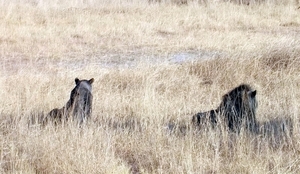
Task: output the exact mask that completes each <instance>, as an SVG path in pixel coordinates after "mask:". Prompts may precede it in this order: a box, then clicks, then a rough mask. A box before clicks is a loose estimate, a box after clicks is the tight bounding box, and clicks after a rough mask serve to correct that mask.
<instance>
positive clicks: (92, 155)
mask: <svg viewBox="0 0 300 174" xmlns="http://www.w3.org/2000/svg"><path fill="white" fill-rule="evenodd" d="M295 3H296V2H295V1H294V2H288V1H286V2H284V3H277V2H276V1H266V2H264V3H261V4H256V3H252V4H250V5H249V6H243V5H237V4H235V3H227V2H209V3H208V2H207V3H200V4H198V2H196V1H189V3H188V5H183V6H178V5H175V4H173V3H169V1H164V2H162V3H161V4H159V3H154V4H150V5H149V4H148V3H147V2H146V1H113V2H108V1H99V2H98V1H92V0H91V1H46V0H45V1H14V2H13V1H11V2H6V1H2V2H0V4H1V6H0V9H1V10H0V56H1V59H0V66H1V69H0V74H1V76H0V94H1V96H2V98H1V100H0V106H1V108H0V114H1V115H0V173H299V165H300V160H299V154H300V152H299V150H300V144H299V139H300V135H299V125H298V117H299V108H300V104H299V103H300V90H299V89H300V75H299V74H300V70H299V67H300V32H299V31H300V30H299V28H300V17H299V16H300V15H299V13H300V11H299V10H298V9H297V8H296V6H295ZM203 52H205V53H208V55H209V56H208V57H213V58H214V59H209V60H201V59H202V56H201V55H202V54H201V53H203ZM181 53H189V54H194V53H196V55H198V57H197V58H198V59H199V61H192V62H190V61H187V62H182V63H173V62H172V61H171V60H170V59H171V58H172V57H174V55H178V54H181ZM189 54H188V55H189ZM157 62H159V63H157ZM75 77H79V78H85V79H90V78H92V77H93V78H95V82H94V84H93V96H94V101H93V104H94V105H93V116H92V120H91V122H90V123H89V124H88V125H86V126H84V127H82V128H81V129H79V128H77V127H76V126H74V125H72V124H69V125H64V126H58V127H54V126H53V125H51V124H50V125H48V126H46V127H45V128H41V127H40V126H39V125H38V124H29V125H28V120H30V119H31V117H32V116H37V117H38V116H39V115H41V114H46V113H47V112H49V111H50V110H51V109H52V108H55V107H62V106H63V105H64V104H65V103H66V102H67V100H68V97H69V95H70V91H71V90H72V88H73V87H74V84H75V82H74V79H75ZM241 83H248V84H250V85H251V86H253V88H255V89H257V90H258V96H257V97H258V103H259V107H258V110H257V119H258V121H260V122H263V121H267V120H272V119H274V118H284V117H291V118H292V119H293V121H294V127H293V132H294V133H293V135H292V136H291V137H288V138H287V139H281V140H280V143H279V144H278V145H276V146H274V145H273V143H272V142H270V140H269V137H258V136H249V135H247V134H244V133H242V134H241V135H240V136H238V137H235V136H234V137H232V135H229V134H228V133H227V132H226V131H220V132H219V131H207V132H203V133H195V132H194V130H193V129H188V130H187V132H186V135H182V134H180V133H178V134H176V133H175V134H170V133H169V132H168V130H167V129H166V126H167V124H168V122H169V121H170V120H171V121H173V122H175V123H178V124H183V125H185V124H187V125H188V124H189V122H190V120H191V116H192V115H193V114H194V113H197V112H199V111H206V110H210V109H212V108H215V107H217V106H218V105H219V103H220V100H221V97H222V95H223V94H225V93H226V92H228V91H229V90H230V89H232V88H234V87H236V86H237V85H239V84H241Z"/></svg>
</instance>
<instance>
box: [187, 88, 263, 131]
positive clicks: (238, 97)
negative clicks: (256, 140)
mask: <svg viewBox="0 0 300 174" xmlns="http://www.w3.org/2000/svg"><path fill="white" fill-rule="evenodd" d="M256 109H257V101H256V90H253V89H252V88H251V87H250V86H249V85H247V84H241V85H239V86H238V87H236V88H234V89H232V90H231V91H229V92H228V93H227V94H225V95H224V96H223V97H222V102H221V104H220V105H219V107H218V108H217V109H215V110H211V111H208V112H200V113H197V114H196V115H194V116H193V117H192V123H193V124H194V125H196V126H200V127H203V126H205V125H211V126H212V127H213V128H214V127H215V126H216V125H217V123H218V122H219V120H220V119H223V120H224V122H225V125H226V127H228V129H229V130H230V131H232V132H238V133H239V132H240V130H241V128H242V125H245V128H246V129H248V130H250V131H252V132H257V131H258V124H257V121H256V114H255V113H256Z"/></svg>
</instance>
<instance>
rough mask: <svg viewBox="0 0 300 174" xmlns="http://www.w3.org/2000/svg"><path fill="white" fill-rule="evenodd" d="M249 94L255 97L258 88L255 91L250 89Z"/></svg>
mask: <svg viewBox="0 0 300 174" xmlns="http://www.w3.org/2000/svg"><path fill="white" fill-rule="evenodd" d="M248 95H249V96H250V97H251V98H254V97H255V96H256V90H254V91H249V92H248Z"/></svg>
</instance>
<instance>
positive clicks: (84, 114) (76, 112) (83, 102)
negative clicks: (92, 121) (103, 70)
mask: <svg viewBox="0 0 300 174" xmlns="http://www.w3.org/2000/svg"><path fill="white" fill-rule="evenodd" d="M93 82H94V78H92V79H90V80H79V79H78V78H76V79H75V84H76V86H75V88H74V89H73V90H72V91H71V95H70V99H69V101H68V102H67V103H66V105H65V106H64V107H63V108H61V109H58V108H55V109H53V110H51V111H50V112H49V114H48V115H47V116H46V117H45V119H44V120H43V123H46V122H48V120H49V119H50V120H53V121H54V122H55V123H56V124H57V123H59V122H62V121H67V120H68V119H69V118H70V117H73V119H77V121H78V123H79V124H81V123H83V122H84V121H86V120H87V119H88V118H89V117H90V115H91V111H92V100H93V96H92V83H93Z"/></svg>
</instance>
